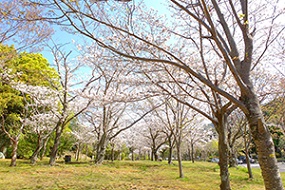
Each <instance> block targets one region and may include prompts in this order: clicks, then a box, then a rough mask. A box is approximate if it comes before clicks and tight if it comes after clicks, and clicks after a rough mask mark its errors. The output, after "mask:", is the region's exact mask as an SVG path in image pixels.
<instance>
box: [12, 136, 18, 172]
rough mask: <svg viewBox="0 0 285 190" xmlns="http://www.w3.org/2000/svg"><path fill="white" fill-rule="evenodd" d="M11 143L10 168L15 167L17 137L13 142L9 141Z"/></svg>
mask: <svg viewBox="0 0 285 190" xmlns="http://www.w3.org/2000/svg"><path fill="white" fill-rule="evenodd" d="M11 142H12V158H11V164H10V166H12V167H14V166H16V160H17V149H18V143H19V137H16V138H14V139H13V140H11Z"/></svg>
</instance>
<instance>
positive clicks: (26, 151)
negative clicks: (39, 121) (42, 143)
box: [17, 134, 37, 159]
mask: <svg viewBox="0 0 285 190" xmlns="http://www.w3.org/2000/svg"><path fill="white" fill-rule="evenodd" d="M36 145H37V136H36V134H23V135H22V136H21V138H20V141H19V145H18V152H17V153H18V156H19V157H20V158H27V159H28V158H30V157H31V156H32V154H33V151H34V150H35V149H36Z"/></svg>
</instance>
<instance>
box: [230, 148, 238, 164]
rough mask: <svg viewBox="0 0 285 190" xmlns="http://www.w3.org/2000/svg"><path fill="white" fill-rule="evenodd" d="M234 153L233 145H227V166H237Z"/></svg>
mask: <svg viewBox="0 0 285 190" xmlns="http://www.w3.org/2000/svg"><path fill="white" fill-rule="evenodd" d="M236 159H237V158H236V155H235V151H234V147H233V146H229V167H237V161H236Z"/></svg>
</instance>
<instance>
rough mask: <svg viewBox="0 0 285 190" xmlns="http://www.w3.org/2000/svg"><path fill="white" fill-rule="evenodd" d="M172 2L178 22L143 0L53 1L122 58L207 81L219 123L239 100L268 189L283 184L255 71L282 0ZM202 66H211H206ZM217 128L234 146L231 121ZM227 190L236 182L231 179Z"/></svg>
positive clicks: (274, 32)
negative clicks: (131, 0) (138, 0)
mask: <svg viewBox="0 0 285 190" xmlns="http://www.w3.org/2000/svg"><path fill="white" fill-rule="evenodd" d="M167 3H168V5H169V6H170V7H171V8H172V10H173V12H174V15H173V16H172V17H170V16H169V18H168V20H170V21H172V23H170V21H168V22H167V21H166V20H164V19H163V18H162V17H161V16H160V15H158V14H156V13H155V10H147V11H146V7H145V6H144V5H143V4H140V6H132V7H130V6H129V7H128V3H125V4H117V3H116V2H114V3H112V2H111V3H109V2H108V5H106V6H104V5H105V4H102V3H101V2H95V3H94V2H92V3H89V1H84V2H82V4H81V3H79V2H77V1H76V2H74V1H72V2H70V1H56V0H53V1H50V4H49V6H50V8H51V9H55V10H59V11H60V12H61V14H60V15H58V18H63V19H64V20H63V22H62V24H69V25H70V26H71V28H73V29H74V30H75V32H78V33H80V34H82V35H84V36H86V37H87V38H89V39H91V40H93V41H94V42H96V43H98V44H99V45H100V46H101V47H104V48H107V49H109V50H110V51H112V52H113V53H115V54H116V55H117V56H121V58H122V59H128V60H133V61H134V63H140V64H142V62H143V63H144V64H149V65H152V64H153V63H158V64H161V65H162V64H167V65H172V66H174V67H176V68H179V69H181V71H184V72H186V73H188V74H189V75H190V76H191V77H192V78H193V79H194V80H196V81H199V82H200V83H202V84H204V85H205V86H207V88H209V89H211V91H212V93H213V97H212V98H213V99H215V101H216V103H218V104H216V105H217V106H219V109H218V110H217V112H215V113H216V116H215V117H216V119H218V123H219V124H221V123H225V121H226V119H227V118H226V117H227V114H228V111H229V110H227V109H228V108H229V106H230V105H231V104H233V105H234V106H236V107H239V108H240V109H241V110H242V111H243V112H244V114H245V115H246V117H247V120H248V122H249V125H250V129H251V132H252V134H253V135H252V136H253V139H254V141H255V143H256V145H257V149H258V154H259V163H260V166H261V169H262V174H263V178H264V183H265V187H266V189H283V187H282V182H281V179H280V174H279V171H278V167H277V163H276V158H275V152H274V147H273V143H272V139H271V136H270V132H269V130H268V129H267V127H266V124H265V122H264V118H263V116H262V112H261V109H260V105H259V100H258V97H257V95H256V92H255V90H254V84H253V83H252V81H251V74H250V72H251V70H252V69H255V68H256V66H258V64H259V63H260V62H262V61H263V58H264V57H265V55H266V52H267V50H268V49H269V47H270V45H271V44H272V43H273V42H274V41H276V39H277V38H278V37H279V36H280V34H281V33H282V31H283V30H284V26H282V25H280V24H279V23H278V22H279V21H280V20H278V19H277V18H279V17H280V15H282V14H284V12H283V9H282V6H279V5H281V4H278V1H276V2H275V1H272V2H270V3H268V2H248V1H231V0H229V1H225V2H223V3H218V2H217V1H216V0H212V1H204V0H200V1H198V2H192V1H182V0H170V1H168V2H167ZM122 7H123V8H122ZM265 9H266V11H265ZM123 10H124V11H123ZM264 12H266V13H267V14H265V15H264V14H263V13H264ZM90 23H91V24H92V25H93V26H94V27H91V26H90ZM264 26H268V27H264ZM280 26H281V27H280ZM94 29H95V30H96V32H94ZM256 31H258V32H256ZM98 34H100V35H98ZM253 37H255V39H258V40H254V39H253ZM174 41H175V42H176V43H172V42H174ZM253 45H254V46H253ZM254 47H256V48H254ZM194 63H195V64H194ZM213 63H214V64H213ZM201 66H202V67H204V70H200V68H201ZM205 68H207V69H206V70H205ZM210 73H211V74H213V73H216V74H218V75H215V74H214V75H212V76H214V77H215V76H219V78H218V81H217V82H216V79H215V78H214V77H209V76H210V75H209V74H210ZM225 75H226V76H229V78H231V79H232V80H231V81H232V82H233V83H232V84H231V86H232V87H236V89H234V90H233V91H232V89H231V88H226V87H225V85H224V84H222V83H220V82H219V80H220V81H221V79H223V77H224V76H225ZM222 81H224V80H222ZM221 99H223V101H222V102H221V101H220V100H221ZM230 110H231V109H230ZM226 113H227V114H226ZM217 126H218V125H217ZM217 129H219V130H218V132H219V136H220V137H219V138H221V140H220V143H219V145H220V146H224V147H223V148H227V147H226V144H227V143H226V142H224V139H225V136H226V132H225V129H226V127H224V126H222V127H217ZM221 148H222V147H221ZM220 153H221V154H222V153H223V152H220ZM224 154H226V153H224ZM223 157H224V158H226V157H227V155H224V156H223ZM221 163H223V167H226V163H227V160H226V159H225V160H223V159H221ZM223 167H222V166H221V168H223ZM224 169H225V168H224ZM225 170H226V169H225ZM272 176H274V177H272ZM221 179H228V174H227V172H225V173H224V174H221ZM226 181H228V180H226ZM222 183H223V181H222ZM221 189H230V186H229V184H228V182H225V183H224V184H222V185H221Z"/></svg>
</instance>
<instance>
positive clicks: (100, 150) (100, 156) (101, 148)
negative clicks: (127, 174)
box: [95, 134, 109, 164]
mask: <svg viewBox="0 0 285 190" xmlns="http://www.w3.org/2000/svg"><path fill="white" fill-rule="evenodd" d="M108 143H109V139H108V138H107V135H106V134H103V135H102V137H101V139H100V141H99V142H98V144H97V149H96V157H95V164H102V162H103V161H104V157H105V152H106V148H107V145H108Z"/></svg>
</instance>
